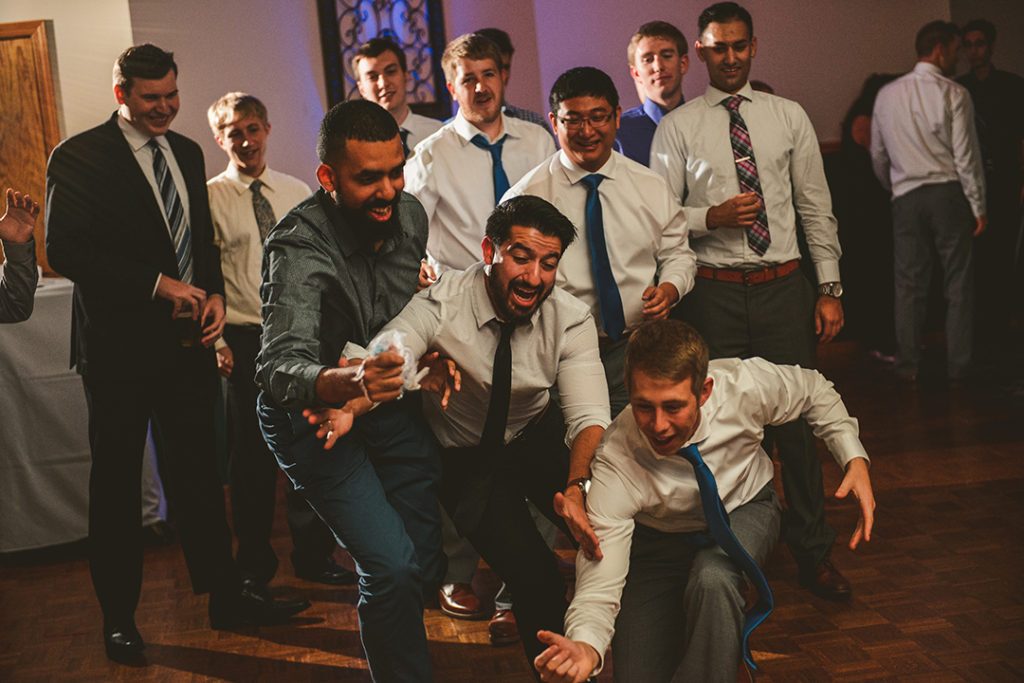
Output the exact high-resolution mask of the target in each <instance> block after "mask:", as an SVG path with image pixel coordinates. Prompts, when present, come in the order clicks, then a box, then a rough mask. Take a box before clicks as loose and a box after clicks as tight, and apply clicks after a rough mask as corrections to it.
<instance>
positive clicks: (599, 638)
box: [565, 627, 611, 676]
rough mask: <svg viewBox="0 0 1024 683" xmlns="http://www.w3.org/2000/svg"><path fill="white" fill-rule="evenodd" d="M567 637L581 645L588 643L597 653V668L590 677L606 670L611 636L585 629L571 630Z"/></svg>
mask: <svg viewBox="0 0 1024 683" xmlns="http://www.w3.org/2000/svg"><path fill="white" fill-rule="evenodd" d="M565 637H566V638H568V639H569V640H578V641H580V642H581V643H586V644H587V645H589V646H590V647H592V648H594V650H596V651H597V666H595V667H594V670H593V671H591V672H590V675H591V676H596V675H598V674H599V673H601V670H602V669H604V655H605V653H606V652H608V648H609V646H610V645H611V634H607V635H603V634H600V633H597V632H596V631H595V630H593V629H589V628H586V627H583V628H575V629H569V630H568V631H567V632H566V634H565Z"/></svg>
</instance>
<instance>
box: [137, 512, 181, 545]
mask: <svg viewBox="0 0 1024 683" xmlns="http://www.w3.org/2000/svg"><path fill="white" fill-rule="evenodd" d="M142 542H143V544H144V545H145V546H146V547H149V548H154V547H158V546H165V545H171V544H172V543H174V527H173V526H171V524H170V523H169V522H166V521H164V520H162V519H161V520H160V521H158V522H156V523H155V524H150V525H148V526H144V527H142Z"/></svg>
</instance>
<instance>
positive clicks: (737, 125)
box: [721, 95, 772, 256]
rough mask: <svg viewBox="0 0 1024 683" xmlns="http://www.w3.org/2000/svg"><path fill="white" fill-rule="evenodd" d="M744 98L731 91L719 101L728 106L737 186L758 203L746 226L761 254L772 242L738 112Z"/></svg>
mask: <svg viewBox="0 0 1024 683" xmlns="http://www.w3.org/2000/svg"><path fill="white" fill-rule="evenodd" d="M744 99H746V98H744V97H743V96H742V95H733V96H732V97H727V98H725V99H724V100H722V102H721V104H723V105H724V106H725V108H726V109H728V110H729V142H731V143H732V157H733V159H734V160H735V161H736V175H737V176H738V177H739V181H740V190H741V191H743V192H754V193H755V194H757V200H758V202H759V203H760V204H761V209H760V210H759V211H758V212H757V218H755V219H754V224H753V225H751V226H750V227H749V228H747V244H749V245H750V248H751V249H753V250H754V252H755V253H757V255H758V256H764V253H765V252H766V251H768V246H769V245H770V244H771V243H772V237H771V234H769V232H768V215H767V214H766V213H765V210H764V194H762V192H761V181H760V180H758V177H757V162H756V161H755V160H754V148H753V147H751V145H750V133H749V132H748V131H747V124H746V122H745V121H744V120H743V117H742V116H740V103H741V102H743V100H744Z"/></svg>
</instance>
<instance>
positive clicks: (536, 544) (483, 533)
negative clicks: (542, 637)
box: [387, 196, 609, 659]
mask: <svg viewBox="0 0 1024 683" xmlns="http://www.w3.org/2000/svg"><path fill="white" fill-rule="evenodd" d="M574 237H575V229H574V227H573V225H572V223H571V222H570V221H569V219H567V218H566V217H565V216H563V215H562V214H561V213H559V211H558V210H557V209H556V208H555V207H554V206H552V205H551V204H549V203H548V202H546V201H544V200H543V199H540V198H539V197H533V196H523V197H516V198H514V199H510V200H508V201H506V202H504V203H502V204H501V205H499V206H498V207H497V208H496V209H494V211H493V213H492V214H491V216H490V218H488V220H487V228H486V236H485V237H484V239H483V245H482V246H483V258H484V263H482V264H479V263H478V264H476V265H474V266H471V267H470V268H469V269H468V270H466V271H463V272H456V271H450V272H447V273H445V274H444V275H443V276H442V277H441V279H440V280H439V281H438V282H437V283H436V284H434V285H432V286H431V287H429V288H428V289H426V290H424V291H422V292H420V293H419V294H417V295H416V296H415V297H413V299H412V301H411V302H409V305H408V306H406V307H405V309H404V310H403V311H402V312H401V313H400V314H399V315H398V317H397V318H395V319H394V320H393V321H391V322H390V323H389V324H388V325H387V329H394V330H398V331H400V332H401V333H402V334H403V335H404V339H405V343H406V344H407V345H408V346H409V347H410V350H411V351H412V353H413V357H419V356H420V355H422V354H423V353H425V352H427V351H438V352H440V354H441V355H442V356H443V357H448V358H451V359H452V360H453V361H454V362H455V363H457V364H458V367H459V369H460V372H461V390H460V391H458V392H456V393H454V394H451V395H450V396H445V395H435V394H433V393H424V395H423V398H424V413H425V415H426V418H427V421H428V422H429V423H430V426H431V428H432V429H433V431H434V434H435V435H436V436H437V438H438V440H439V441H440V442H441V447H442V451H441V457H442V461H443V463H444V479H443V481H442V485H441V501H442V503H443V504H444V506H445V508H446V509H447V511H448V513H449V514H450V515H451V517H452V519H453V520H454V522H455V525H456V527H457V529H458V530H459V533H460V534H462V535H463V536H465V537H467V538H468V539H469V541H470V542H471V543H472V544H473V547H474V548H476V549H477V550H478V551H479V552H480V555H481V556H482V557H483V558H484V560H486V561H487V563H488V565H490V566H491V568H492V569H494V571H495V572H497V574H498V576H499V577H500V578H501V579H502V580H503V581H504V582H505V583H506V584H507V585H508V587H509V588H510V589H511V591H512V593H513V594H514V595H515V596H516V598H515V602H514V605H513V608H512V609H513V612H514V613H515V616H516V620H517V622H518V624H519V625H520V634H521V636H522V641H523V648H524V649H525V650H526V653H527V655H528V656H529V657H530V658H531V659H532V658H533V657H535V656H536V655H538V654H540V652H541V650H542V649H543V647H542V646H541V644H540V642H539V641H538V640H537V637H536V633H537V631H538V630H539V629H546V630H550V629H554V630H556V631H560V630H561V628H562V619H563V617H564V615H565V609H566V607H567V603H566V599H565V581H564V579H563V578H562V576H561V575H560V573H559V571H558V566H557V563H556V561H555V557H554V555H553V553H552V552H551V550H550V548H549V547H548V545H547V543H545V541H544V540H543V538H542V536H541V534H540V532H538V531H537V526H536V524H535V523H534V521H533V519H532V518H531V517H530V514H529V512H528V511H527V506H526V499H529V500H530V501H531V502H532V503H533V504H534V505H536V506H537V508H538V509H539V510H540V511H542V512H543V513H544V514H545V516H546V517H548V518H549V519H551V521H553V522H555V523H556V524H557V525H558V526H559V527H561V528H562V529H563V530H564V531H566V532H567V533H571V534H572V535H573V536H574V537H575V538H576V540H577V541H578V542H579V543H580V544H581V545H582V546H583V548H584V551H585V552H587V553H588V554H590V555H595V554H597V555H599V552H600V551H599V550H598V548H597V543H596V537H595V536H594V535H593V532H592V531H591V530H590V524H589V523H588V522H587V518H586V513H585V512H584V510H583V504H582V503H583V500H582V495H581V492H580V490H579V489H578V488H577V484H576V482H577V481H578V480H583V479H585V478H587V477H589V474H590V460H591V458H592V457H593V455H594V448H595V447H596V445H597V442H598V440H599V439H600V438H601V434H602V433H603V432H604V428H605V427H606V426H607V425H608V423H609V415H608V390H607V387H606V384H605V378H604V369H603V366H602V365H601V359H600V356H599V354H598V348H597V331H596V326H595V325H594V320H593V318H592V317H591V314H590V310H589V307H588V306H587V305H586V304H584V303H582V302H581V301H579V300H578V299H576V298H574V297H572V296H571V295H569V294H568V293H567V292H565V291H563V290H562V289H560V288H558V287H555V286H554V282H555V273H556V271H557V270H558V262H559V259H560V258H561V256H562V253H563V252H564V251H565V248H566V247H567V246H568V245H569V244H570V243H571V242H572V241H573V239H574ZM552 387H557V390H558V394H559V398H560V404H561V406H562V410H561V411H559V410H558V408H557V407H555V406H554V405H552V404H551V403H549V400H550V394H549V392H550V390H551V388H552ZM563 415H564V420H563ZM567 489H568V490H567Z"/></svg>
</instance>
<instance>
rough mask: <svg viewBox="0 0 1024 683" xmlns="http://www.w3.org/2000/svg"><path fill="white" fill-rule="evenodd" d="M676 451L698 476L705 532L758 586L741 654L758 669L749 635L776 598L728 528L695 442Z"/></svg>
mask: <svg viewBox="0 0 1024 683" xmlns="http://www.w3.org/2000/svg"><path fill="white" fill-rule="evenodd" d="M679 455H681V456H682V457H683V458H685V459H686V461H687V462H688V463H690V464H691V465H693V474H694V476H696V478H697V487H698V488H699V489H700V503H701V506H702V507H703V508H704V518H705V520H707V523H708V532H709V533H710V534H711V537H712V538H713V539H715V542H716V543H717V544H718V546H719V547H720V548H721V549H722V550H724V551H725V553H726V555H728V556H729V557H730V559H732V561H733V562H735V563H736V564H737V565H739V567H740V569H742V570H743V573H744V574H746V575H747V578H749V579H750V582H751V583H753V584H754V588H756V589H757V603H756V604H755V605H754V606H753V607H751V608H750V611H749V612H747V615H746V617H745V618H744V620H743V658H744V659H745V660H746V661H747V664H749V665H750V667H751V668H752V669H754V670H755V671H757V666H756V665H755V664H754V659H753V657H751V656H750V645H749V644H748V642H747V641H748V639H749V638H750V633H751V632H752V631H753V630H754V629H755V628H757V626H758V624H760V623H761V622H762V621H764V620H765V617H767V616H768V615H769V614H770V613H771V611H772V609H773V608H774V607H775V601H774V600H773V599H772V589H771V588H769V587H768V580H767V579H765V578H764V574H763V573H762V572H761V568H760V567H758V566H757V562H754V559H753V558H752V557H750V555H748V554H747V551H746V550H744V549H743V545H742V544H740V542H739V540H737V538H736V535H735V534H733V532H732V529H730V528H729V514H728V513H727V512H726V511H725V505H723V504H722V499H721V497H720V496H719V495H718V485H717V484H716V483H715V475H713V474H712V473H711V470H710V469H709V468H708V466H707V464H705V462H704V459H703V458H701V457H700V452H699V451H698V450H697V446H696V445H694V444H690V445H689V446H686V447H684V448H680V449H679Z"/></svg>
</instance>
